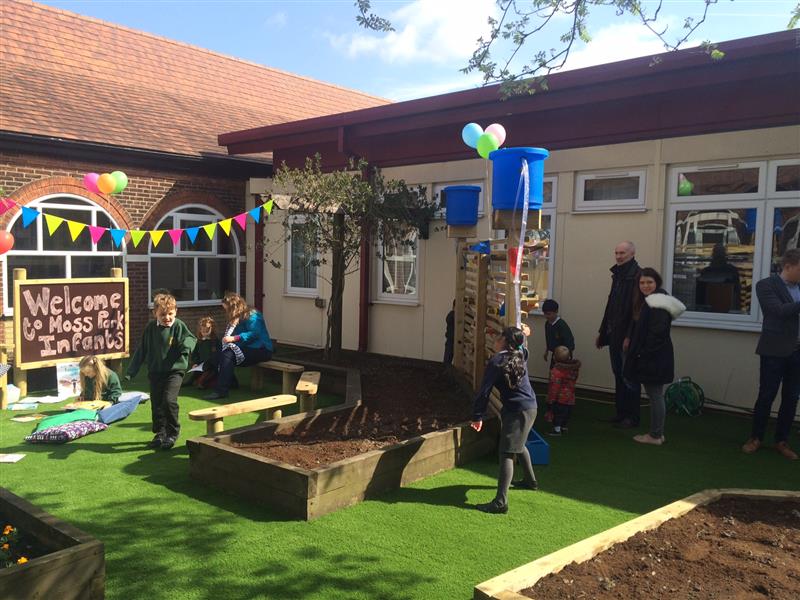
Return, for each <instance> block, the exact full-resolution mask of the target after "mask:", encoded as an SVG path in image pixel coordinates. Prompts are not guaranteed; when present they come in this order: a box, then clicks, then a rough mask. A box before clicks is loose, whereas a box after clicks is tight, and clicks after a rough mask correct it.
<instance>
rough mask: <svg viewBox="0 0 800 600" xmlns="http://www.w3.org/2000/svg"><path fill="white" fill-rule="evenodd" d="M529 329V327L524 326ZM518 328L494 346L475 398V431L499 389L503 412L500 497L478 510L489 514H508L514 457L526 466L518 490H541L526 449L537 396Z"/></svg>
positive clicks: (499, 479) (503, 336)
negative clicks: (532, 384)
mask: <svg viewBox="0 0 800 600" xmlns="http://www.w3.org/2000/svg"><path fill="white" fill-rule="evenodd" d="M524 327H525V329H528V328H527V326H524ZM529 331H530V330H528V332H523V331H522V330H521V329H519V328H517V327H506V328H505V329H504V330H503V333H502V334H500V336H499V337H498V338H497V340H496V341H495V344H494V349H495V352H496V354H495V355H494V356H492V358H490V359H489V362H488V363H487V364H486V371H485V372H484V375H483V381H482V382H481V386H480V389H479V390H478V393H477V395H476V396H475V401H474V402H473V409H472V422H471V423H470V426H471V427H472V428H473V429H474V430H475V431H480V430H481V428H482V427H483V418H484V416H485V415H486V407H487V406H488V404H489V394H490V393H491V391H492V388H497V391H498V392H499V393H500V401H501V402H502V404H503V408H502V410H501V411H500V419H501V421H502V429H501V432H500V475H499V476H498V478H497V495H496V496H495V498H494V500H492V501H491V502H488V503H486V504H478V505H477V506H476V508H477V509H478V510H482V511H483V512H487V513H500V514H505V513H507V512H508V488H509V486H510V485H512V483H511V479H512V477H513V475H514V457H515V455H518V456H519V458H520V463H521V465H522V474H523V479H522V480H521V481H515V482H514V483H513V485H514V487H517V488H523V489H529V490H535V489H538V487H539V486H538V484H537V482H536V476H535V475H534V474H533V466H532V465H531V456H530V454H529V453H528V449H527V448H526V447H525V442H526V441H527V440H528V434H529V433H530V430H531V427H533V421H534V420H535V419H536V396H535V395H534V393H533V388H531V382H530V379H529V378H528V351H527V349H526V348H525V347H524V344H525V335H526V333H529Z"/></svg>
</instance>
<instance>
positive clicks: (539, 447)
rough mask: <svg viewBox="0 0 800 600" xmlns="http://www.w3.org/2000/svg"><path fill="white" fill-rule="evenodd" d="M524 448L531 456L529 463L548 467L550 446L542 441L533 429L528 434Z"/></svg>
mask: <svg viewBox="0 0 800 600" xmlns="http://www.w3.org/2000/svg"><path fill="white" fill-rule="evenodd" d="M525 447H526V448H527V449H528V452H529V453H530V455H531V462H532V463H533V464H534V465H549V464H550V444H548V443H547V442H545V441H544V438H542V436H540V435H539V434H538V433H536V431H535V430H534V429H531V432H530V433H529V434H528V441H527V442H526V443H525Z"/></svg>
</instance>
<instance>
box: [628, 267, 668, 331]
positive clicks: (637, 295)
mask: <svg viewBox="0 0 800 600" xmlns="http://www.w3.org/2000/svg"><path fill="white" fill-rule="evenodd" d="M642 277H650V278H651V279H652V280H653V281H655V282H656V291H658V290H660V289H661V286H662V285H663V283H664V280H663V279H661V274H660V273H659V272H658V271H656V270H655V269H654V268H653V267H645V268H644V269H642V272H641V273H639V276H638V277H637V278H636V287H635V288H634V290H633V318H634V319H638V318H639V315H640V314H641V312H642V306H643V305H644V294H643V293H642V292H641V290H640V289H639V280H640V279H641V278H642Z"/></svg>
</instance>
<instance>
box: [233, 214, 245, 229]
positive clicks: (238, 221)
mask: <svg viewBox="0 0 800 600" xmlns="http://www.w3.org/2000/svg"><path fill="white" fill-rule="evenodd" d="M233 220H234V221H236V224H237V225H238V226H239V227H241V228H242V231H244V228H245V225H247V213H246V212H245V213H242V214H240V215H236V216H235V217H233Z"/></svg>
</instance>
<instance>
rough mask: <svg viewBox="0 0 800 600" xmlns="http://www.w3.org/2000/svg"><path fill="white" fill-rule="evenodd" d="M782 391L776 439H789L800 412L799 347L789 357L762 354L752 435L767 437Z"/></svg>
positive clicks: (781, 440)
mask: <svg viewBox="0 0 800 600" xmlns="http://www.w3.org/2000/svg"><path fill="white" fill-rule="evenodd" d="M781 383H782V384H783V389H782V391H781V407H780V409H778V424H777V425H776V426H775V442H776V443H777V442H785V441H786V440H788V439H789V430H790V429H791V427H792V422H793V421H794V415H795V413H796V412H797V398H798V395H800V346H798V347H797V348H795V351H794V352H793V353H792V354H790V355H789V356H762V357H761V370H760V374H759V383H758V399H757V400H756V405H755V408H753V430H752V434H751V437H754V438H756V439H758V440H763V439H764V433H765V432H766V429H767V421H769V415H770V412H771V411H772V403H773V402H774V401H775V396H777V395H778V388H779V387H781Z"/></svg>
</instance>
